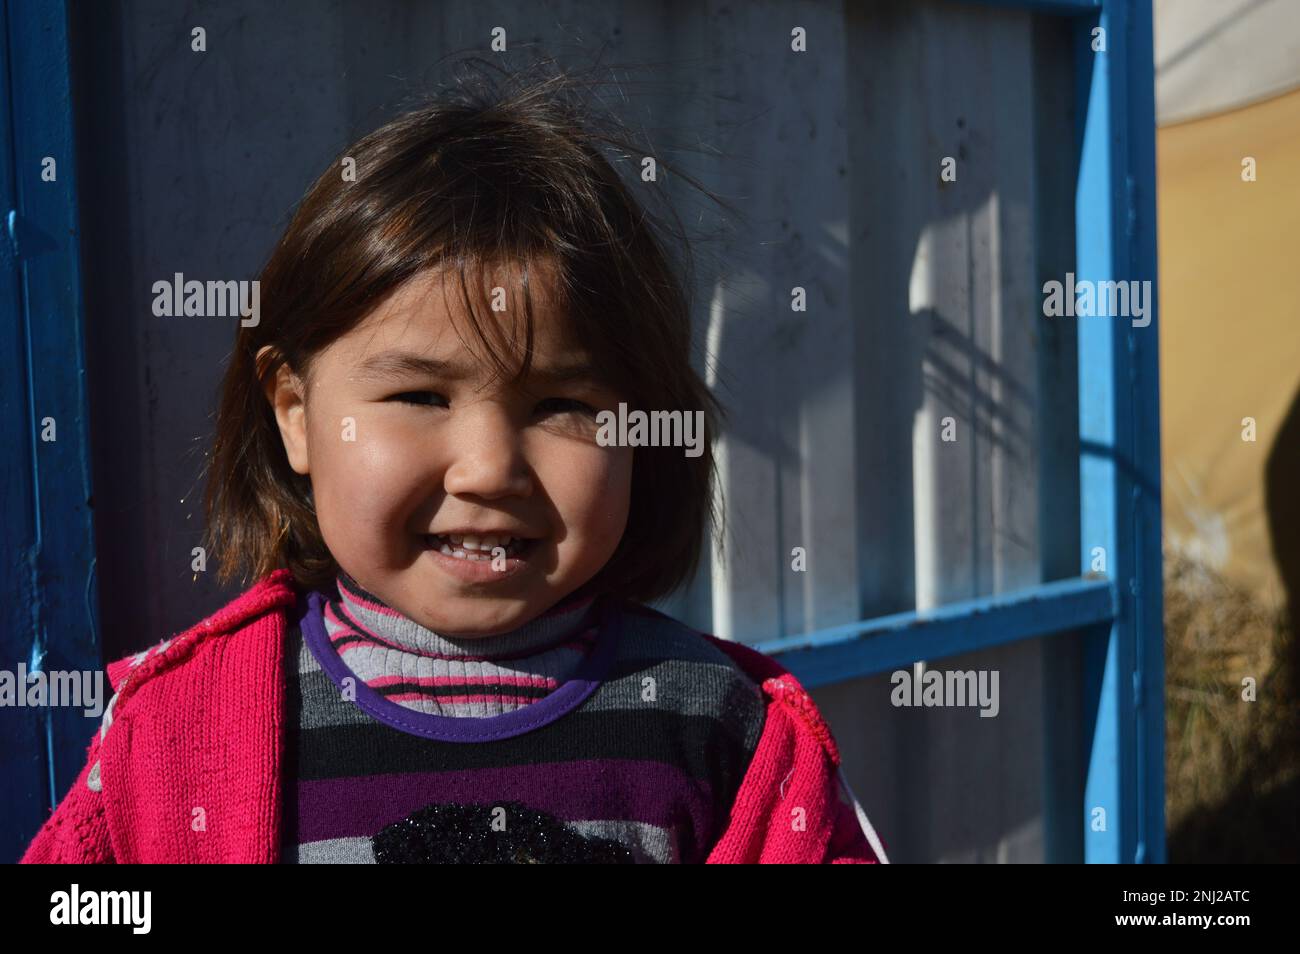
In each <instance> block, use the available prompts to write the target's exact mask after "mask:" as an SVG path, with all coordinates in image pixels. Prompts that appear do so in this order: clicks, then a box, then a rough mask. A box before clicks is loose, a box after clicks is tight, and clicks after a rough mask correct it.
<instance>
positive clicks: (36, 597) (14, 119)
mask: <svg viewBox="0 0 1300 954" xmlns="http://www.w3.org/2000/svg"><path fill="white" fill-rule="evenodd" d="M968 2H972V3H983V4H986V5H1001V6H1011V7H1019V8H1028V9H1033V10H1036V11H1041V12H1045V13H1050V14H1059V15H1061V16H1066V17H1070V18H1071V19H1072V21H1073V25H1074V28H1075V31H1076V35H1077V44H1078V46H1077V49H1078V51H1079V55H1078V60H1077V62H1078V85H1077V89H1078V97H1077V99H1078V103H1079V104H1080V106H1081V107H1082V108H1081V109H1080V111H1079V112H1080V120H1081V125H1080V129H1079V137H1080V138H1079V149H1078V155H1079V168H1078V177H1077V191H1076V204H1075V223H1076V224H1075V229H1076V249H1077V261H1076V266H1075V272H1076V275H1077V276H1078V277H1079V278H1080V279H1090V280H1093V281H1102V280H1115V281H1119V280H1138V281H1144V280H1149V281H1151V282H1152V288H1153V289H1154V288H1158V285H1157V284H1156V282H1155V279H1156V244H1155V195H1154V188H1155V101H1154V67H1153V52H1152V25H1151V4H1150V0H1005V2H1001V3H999V2H998V0H968ZM0 18H2V26H3V38H4V47H3V53H4V60H5V66H6V68H5V69H0V93H2V94H3V95H2V96H0V111H2V113H3V114H2V115H0V138H2V139H3V141H2V142H0V146H2V147H3V148H0V202H3V203H4V206H3V208H4V212H5V227H6V232H7V237H6V241H3V242H0V307H3V309H4V310H5V313H6V314H8V315H11V316H13V320H8V321H6V322H5V323H4V324H5V328H6V331H7V332H8V334H9V336H10V340H9V341H7V342H6V343H5V344H6V347H3V348H0V400H3V402H4V403H3V410H4V414H3V417H2V420H3V423H0V427H3V428H4V437H5V439H6V440H5V445H6V447H7V448H8V449H9V451H10V453H11V455H12V463H11V464H10V466H9V467H8V468H7V469H6V471H5V474H6V482H5V485H4V488H3V497H2V498H0V506H2V507H3V508H4V510H3V515H4V527H5V534H6V543H7V544H10V546H11V548H12V549H13V550H14V553H13V554H12V555H11V556H10V558H8V559H6V560H5V561H4V563H3V565H0V575H2V576H0V584H2V585H3V590H0V592H3V593H4V594H5V596H6V597H7V599H6V600H5V603H4V609H3V611H2V612H3V613H4V617H3V626H0V649H2V650H3V658H4V659H5V660H9V661H19V660H21V661H23V662H24V663H25V664H26V665H27V666H28V669H29V671H30V670H31V669H32V668H33V667H44V668H45V669H46V670H49V669H55V668H61V669H98V668H99V667H100V666H101V664H102V656H101V647H100V642H99V634H98V625H97V621H96V618H95V607H96V605H97V600H96V593H95V586H94V545H93V535H92V528H91V514H90V509H89V508H90V480H89V463H88V461H89V433H88V427H87V423H86V420H87V419H86V403H85V393H84V387H83V381H84V367H85V362H84V348H83V345H82V336H81V328H82V307H81V279H80V265H79V259H78V248H77V197H76V188H75V185H76V183H75V173H76V169H75V156H76V153H75V150H74V143H73V130H72V111H71V106H70V81H69V62H68V31H67V10H66V6H65V4H64V3H63V2H61V0H52V2H47V3H42V4H29V3H13V2H11V0H0ZM1096 27H1101V28H1102V29H1103V30H1104V31H1105V36H1106V50H1105V52H1096V53H1094V52H1093V51H1092V48H1091V44H1092V39H1093V30H1094V28H1096ZM47 156H48V157H52V158H54V159H55V161H56V163H57V173H58V178H57V180H56V181H55V182H45V181H43V180H42V178H41V175H40V171H41V168H42V161H43V160H44V158H45V157H47ZM1157 316H1158V311H1157V310H1156V308H1155V306H1154V303H1153V307H1152V321H1151V324H1150V325H1149V326H1147V327H1144V328H1135V327H1132V325H1131V324H1130V323H1123V324H1122V323H1121V322H1120V321H1119V320H1118V319H1115V318H1079V319H1076V320H1077V322H1078V336H1079V337H1078V341H1079V352H1078V353H1079V422H1078V426H1079V437H1080V447H1081V456H1080V461H1079V472H1080V502H1081V513H1080V528H1081V544H1082V553H1081V554H1080V573H1081V575H1080V576H1079V577H1078V578H1075V579H1070V580H1061V581H1056V582H1051V583H1046V584H1043V585H1042V586H1038V587H1034V588H1032V589H1029V590H1026V591H1021V592H1017V593H1010V594H1000V595H997V596H992V597H988V598H984V599H977V600H971V601H968V602H962V603H956V604H951V605H948V606H945V607H942V608H940V609H937V610H935V611H932V612H928V613H902V614H898V615H895V616H888V617H883V618H878V619H871V620H865V621H862V622H860V623H855V624H851V625H847V626H838V627H834V628H832V629H827V630H821V631H818V632H813V633H807V634H803V635H800V636H793V637H787V638H782V639H778V640H772V641H769V642H766V643H761V644H758V646H757V648H759V649H761V650H763V651H765V652H768V653H770V654H772V655H774V656H777V657H778V658H779V659H780V660H781V662H782V663H783V664H785V665H786V666H788V667H789V668H790V670H791V671H792V672H794V673H795V675H796V676H798V677H799V678H800V679H801V680H803V681H804V682H805V684H807V685H809V686H820V685H826V684H828V683H832V682H837V681H843V680H847V679H853V678H856V677H859V676H864V675H869V674H872V673H880V672H887V671H890V670H892V669H894V668H897V667H899V666H904V665H907V664H908V663H910V662H912V661H914V660H917V659H927V660H934V659H941V658H944V657H946V656H951V655H955V654H958V653H966V652H971V651H973V650H978V649H982V648H987V647H992V646H996V645H1000V644H1004V643H1008V642H1012V641H1015V640H1021V639H1032V638H1037V637H1043V636H1051V635H1054V634H1058V633H1071V632H1075V633H1081V634H1083V639H1084V641H1085V653H1084V655H1085V671H1084V672H1083V673H1082V678H1083V680H1084V690H1085V691H1084V699H1085V703H1086V713H1085V718H1086V730H1087V731H1086V733H1085V738H1086V740H1087V742H1088V751H1087V752H1085V753H1079V754H1078V755H1079V757H1080V758H1083V759H1085V760H1086V788H1085V792H1084V798H1083V804H1082V805H1076V806H1074V808H1075V809H1077V810H1078V817H1079V823H1080V825H1081V826H1082V837H1083V845H1084V857H1085V859H1086V860H1087V861H1089V862H1163V861H1164V860H1165V832H1164V647H1163V628H1162V607H1163V595H1162V575H1161V551H1160V429H1159V428H1160V420H1159V407H1160V403H1159V379H1158V364H1157V358H1158V347H1157V340H1158V339H1157V327H1158V318H1157ZM47 418H53V419H54V420H55V422H56V425H57V428H58V431H57V434H58V440H57V441H53V442H47V441H42V440H41V437H40V435H41V430H42V427H43V425H42V422H43V421H44V420H45V419H47ZM1098 548H1100V550H1098ZM1098 552H1100V553H1103V554H1104V555H1105V561H1106V572H1105V573H1094V572H1091V567H1092V566H1093V564H1094V555H1095V554H1096V553H1098ZM47 634H56V636H57V638H55V639H53V640H49V639H47ZM17 712H18V713H19V714H15V712H10V713H7V714H6V715H5V719H6V722H5V732H4V733H0V746H3V747H4V748H3V749H0V754H3V765H4V766H5V768H6V770H7V771H6V775H7V777H6V778H5V779H3V780H0V809H2V810H3V817H5V818H6V819H8V820H9V824H8V825H6V826H5V832H4V834H3V836H0V837H3V838H5V839H6V843H5V847H6V848H7V849H8V852H7V854H8V857H11V858H16V857H17V855H18V853H19V852H20V851H21V849H22V848H23V847H24V846H25V844H26V841H27V840H28V839H29V838H30V836H31V834H32V833H33V832H34V831H35V829H36V827H37V826H38V825H39V824H40V822H41V821H43V820H44V818H45V817H46V814H47V812H48V809H49V808H50V807H51V806H53V804H54V803H55V802H56V801H57V799H58V798H59V797H60V795H61V794H62V793H63V792H64V791H66V789H67V787H68V786H69V785H70V784H71V782H72V780H73V779H74V778H75V777H76V774H77V772H78V771H79V770H80V768H81V762H82V760H83V753H84V750H85V746H86V744H87V742H88V741H89V738H90V734H91V732H92V731H93V730H94V725H93V723H92V722H89V721H87V720H86V719H85V718H84V717H83V716H82V714H81V711H80V710H58V709H49V708H46V709H26V710H17ZM10 769H12V771H8V770H10ZM32 778H41V779H44V780H45V782H44V785H43V786H41V788H42V789H43V790H40V791H33V786H32V785H31V779H32ZM1098 810H1100V811H1101V812H1104V818H1103V816H1102V815H1100V814H1099V812H1098Z"/></svg>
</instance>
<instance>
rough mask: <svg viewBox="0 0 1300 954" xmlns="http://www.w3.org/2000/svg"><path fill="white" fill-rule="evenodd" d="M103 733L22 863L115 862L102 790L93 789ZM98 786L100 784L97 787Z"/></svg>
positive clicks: (29, 847)
mask: <svg viewBox="0 0 1300 954" xmlns="http://www.w3.org/2000/svg"><path fill="white" fill-rule="evenodd" d="M99 741H100V732H99V730H98V729H96V730H95V735H94V738H92V739H91V741H90V746H89V747H88V748H87V750H86V755H87V758H86V764H85V766H84V767H83V768H82V770H81V774H80V775H78V776H77V780H76V781H75V782H73V783H72V788H71V789H69V790H68V793H67V794H66V795H64V796H63V801H61V802H59V807H58V808H56V809H55V810H54V814H53V815H51V816H50V817H49V818H48V819H47V820H46V822H45V824H43V825H42V826H41V828H40V830H39V831H38V832H37V833H36V837H35V838H33V839H32V842H31V844H30V845H28V846H27V851H26V852H25V853H24V854H23V856H22V858H21V859H20V860H19V863H20V864H112V863H113V862H114V858H113V847H112V845H111V844H110V842H109V837H108V820H107V819H106V818H105V816H104V796H103V792H102V791H96V790H93V789H91V787H90V785H89V784H88V782H90V781H91V772H92V770H94V771H95V774H96V776H98V763H99ZM96 787H97V788H98V786H96Z"/></svg>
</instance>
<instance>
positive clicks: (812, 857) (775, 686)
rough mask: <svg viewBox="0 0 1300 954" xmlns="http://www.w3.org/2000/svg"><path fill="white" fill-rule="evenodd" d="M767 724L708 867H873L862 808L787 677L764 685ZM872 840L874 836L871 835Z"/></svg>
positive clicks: (813, 711)
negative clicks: (769, 697) (869, 865)
mask: <svg viewBox="0 0 1300 954" xmlns="http://www.w3.org/2000/svg"><path fill="white" fill-rule="evenodd" d="M763 688H764V690H765V691H767V692H768V694H769V695H770V696H771V697H772V702H771V704H770V706H769V710H768V718H767V723H766V725H765V727H764V729H763V735H762V737H761V738H760V740H759V745H758V749H757V751H756V752H755V753H754V758H753V761H752V762H751V764H750V767H749V770H748V772H747V773H746V775H745V779H744V781H743V782H742V784H741V787H740V791H739V792H738V793H737V795H736V800H735V803H734V804H733V806H732V810H731V819H730V822H729V824H728V827H727V829H726V830H725V831H724V832H723V835H722V838H721V839H720V840H719V841H718V842H717V844H716V845H715V846H714V847H713V850H712V851H711V853H710V855H709V859H708V860H709V862H710V863H712V864H873V863H876V862H878V861H880V860H881V859H880V858H879V857H877V853H876V851H875V850H874V849H873V847H872V844H871V843H870V842H869V841H868V836H867V834H866V829H865V828H864V827H862V825H861V824H860V821H861V819H862V818H865V814H863V815H861V816H860V815H859V812H860V808H859V807H858V806H857V804H856V800H854V799H853V797H852V794H851V793H850V792H849V791H848V789H847V787H846V786H845V784H844V782H843V777H842V775H841V773H840V771H839V752H838V749H837V747H836V746H835V742H834V739H833V738H832V737H831V734H830V729H829V727H828V726H827V725H826V723H825V721H824V720H823V719H822V717H821V714H820V713H819V712H818V711H817V708H816V706H815V705H814V704H813V702H812V699H811V697H810V696H809V695H808V693H807V692H806V691H805V690H804V689H803V687H802V686H800V685H799V684H798V682H797V681H796V680H795V679H794V678H793V677H792V676H790V675H789V674H788V673H785V674H783V675H782V676H780V677H775V678H771V679H768V680H766V681H765V682H764V683H763ZM872 834H873V835H874V832H873V833H872Z"/></svg>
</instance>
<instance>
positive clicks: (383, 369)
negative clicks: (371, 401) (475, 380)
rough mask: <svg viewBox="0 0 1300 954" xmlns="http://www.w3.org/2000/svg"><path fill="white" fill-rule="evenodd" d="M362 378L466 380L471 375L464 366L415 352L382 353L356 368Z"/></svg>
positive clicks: (367, 359)
mask: <svg viewBox="0 0 1300 954" xmlns="http://www.w3.org/2000/svg"><path fill="white" fill-rule="evenodd" d="M356 372H357V374H356V376H357V377H361V378H390V377H399V376H401V375H403V374H421V375H431V376H434V377H440V378H453V379H454V378H464V377H468V376H469V375H470V373H471V371H470V369H469V368H467V367H465V366H464V365H460V364H456V363H454V362H451V361H443V360H442V359H440V358H428V357H425V356H424V355H420V354H416V353H415V352H413V351H380V352H379V353H378V354H373V355H371V356H370V357H369V358H366V360H364V361H362V362H361V363H360V364H359V365H357V368H356Z"/></svg>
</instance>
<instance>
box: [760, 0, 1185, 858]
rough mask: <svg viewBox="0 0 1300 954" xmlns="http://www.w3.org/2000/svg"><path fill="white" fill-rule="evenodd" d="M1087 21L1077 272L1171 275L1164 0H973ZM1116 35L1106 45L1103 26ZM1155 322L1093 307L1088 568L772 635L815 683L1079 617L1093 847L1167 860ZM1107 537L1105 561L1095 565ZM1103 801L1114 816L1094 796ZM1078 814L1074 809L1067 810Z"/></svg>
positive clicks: (1086, 383) (1082, 373)
mask: <svg viewBox="0 0 1300 954" xmlns="http://www.w3.org/2000/svg"><path fill="white" fill-rule="evenodd" d="M969 2H972V3H980V4H983V5H986V6H1009V7H1018V8H1029V9H1033V10H1036V11H1039V12H1044V13H1050V14H1060V15H1062V16H1068V17H1070V18H1071V19H1072V20H1073V24H1072V25H1073V28H1074V31H1075V37H1076V41H1075V42H1076V45H1077V46H1076V48H1077V52H1078V55H1077V57H1076V63H1077V64H1078V70H1079V72H1078V76H1077V77H1076V80H1077V86H1076V101H1077V103H1078V104H1079V105H1080V107H1081V109H1080V111H1079V117H1080V125H1079V129H1078V130H1077V133H1078V143H1077V154H1078V156H1079V167H1078V170H1077V179H1076V182H1077V185H1076V193H1075V248H1076V263H1075V273H1076V275H1077V276H1078V278H1079V279H1080V280H1085V279H1087V280H1091V281H1094V282H1096V281H1106V280H1113V281H1118V280H1125V281H1127V280H1137V281H1150V282H1151V287H1152V289H1158V288H1159V285H1158V283H1157V282H1156V236H1155V228H1156V218H1155V72H1154V52H1153V48H1152V25H1151V17H1152V14H1151V4H1150V2H1149V0H1006V2H1001V3H999V2H997V0H969ZM1097 28H1101V29H1102V30H1103V31H1105V32H1104V35H1105V51H1104V52H1094V51H1093V49H1092V44H1093V38H1094V32H1093V31H1094V30H1095V29H1097ZM1158 315H1159V310H1158V302H1157V301H1156V300H1153V302H1152V312H1151V322H1150V324H1149V325H1147V326H1146V327H1140V328H1139V327H1133V325H1132V324H1131V323H1127V322H1121V321H1119V320H1117V319H1115V318H1108V317H1081V318H1078V319H1076V320H1077V322H1078V335H1079V352H1078V354H1079V421H1078V427H1079V442H1080V459H1079V476H1080V508H1081V513H1080V515H1079V519H1080V531H1081V534H1080V540H1081V545H1082V550H1083V552H1082V553H1081V554H1080V573H1081V575H1080V576H1079V577H1078V578H1075V579H1071V580H1062V581H1057V582H1052V583H1046V584H1043V585H1041V586H1037V587H1033V588H1030V589H1028V590H1024V591H1020V592H1016V593H1010V594H1000V595H997V596H991V597H986V598H983V599H977V600H970V601H966V602H960V603H954V604H950V605H947V606H944V607H942V608H941V609H938V610H936V611H933V612H930V613H924V614H922V613H901V614H898V615H895V616H887V617H883V618H878V619H870V620H864V621H863V622H861V623H856V624H853V625H849V626H838V627H834V628H832V629H827V630H822V631H819V632H814V633H808V634H805V635H802V636H797V637H787V638H783V639H778V640H772V641H770V642H766V643H760V644H758V646H757V647H756V648H758V649H761V650H763V651H765V652H768V653H770V654H772V655H774V656H777V657H779V658H780V659H781V662H782V663H783V664H785V665H786V666H787V667H788V668H789V669H790V671H791V672H793V673H794V674H795V675H796V676H797V677H799V678H800V679H801V680H804V681H805V682H806V684H809V685H813V686H816V685H825V684H827V683H830V682H837V681H842V680H846V679H852V678H855V677H859V676H864V675H870V674H873V673H880V672H886V671H889V670H893V669H895V668H897V667H899V666H902V665H906V664H907V663H910V662H912V661H915V660H920V659H926V660H932V659H939V658H943V657H945V656H951V655H955V654H958V653H966V652H971V651H974V650H978V649H984V648H988V647H991V646H996V645H999V644H1002V643H1007V642H1011V641H1014V640H1018V639H1031V638H1037V637H1044V636H1053V635H1057V634H1061V633H1070V632H1078V633H1082V635H1083V638H1084V640H1085V645H1084V667H1085V668H1084V672H1083V674H1082V678H1083V689H1084V696H1083V698H1084V701H1085V706H1086V712H1085V717H1086V722H1085V739H1086V741H1087V744H1088V751H1087V752H1086V753H1082V756H1083V757H1084V758H1086V762H1087V765H1086V783H1085V792H1084V799H1083V804H1082V805H1075V806H1051V808H1052V810H1054V811H1058V812H1066V813H1070V812H1072V811H1073V812H1077V815H1076V817H1078V818H1079V819H1080V824H1081V825H1082V826H1083V845H1084V858H1085V860H1086V861H1088V862H1137V863H1142V862H1164V861H1165V857H1166V856H1165V824H1164V822H1165V816H1164V784H1165V783H1164V779H1165V776H1164V727H1165V720H1164V629H1163V620H1162V614H1163V603H1164V599H1163V589H1162V587H1163V579H1162V573H1161V550H1160V537H1161V533H1160V385H1159V364H1158V356H1159V348H1158V337H1157V328H1158V327H1159V321H1158ZM1096 553H1101V554H1104V559H1105V561H1106V570H1107V572H1106V573H1105V574H1097V573H1093V572H1092V571H1091V567H1092V565H1093V563H1094V554H1096ZM1098 809H1100V810H1102V811H1104V825H1102V824H1101V822H1102V816H1100V815H1098V814H1097V810H1098ZM1066 817H1068V815H1067V816H1066Z"/></svg>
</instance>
